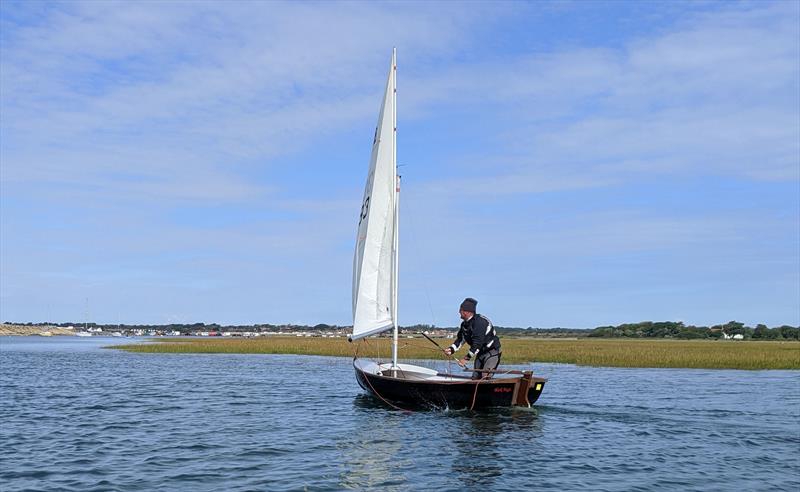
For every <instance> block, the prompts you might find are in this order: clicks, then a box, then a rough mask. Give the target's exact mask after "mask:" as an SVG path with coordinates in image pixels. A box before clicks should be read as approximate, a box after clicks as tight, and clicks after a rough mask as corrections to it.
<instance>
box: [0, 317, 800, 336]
mask: <svg viewBox="0 0 800 492" xmlns="http://www.w3.org/2000/svg"><path fill="white" fill-rule="evenodd" d="M10 324H16V325H22V326H57V327H61V328H64V327H67V326H74V327H75V328H77V329H81V328H83V326H84V325H85V326H86V327H87V328H92V329H95V328H102V329H103V330H104V331H131V330H146V331H147V330H157V331H177V332H180V333H198V332H210V331H217V332H219V331H230V332H259V333H275V332H279V331H281V332H289V333H292V332H301V331H303V332H308V331H341V330H350V328H351V326H349V325H329V324H325V323H320V324H317V325H314V326H310V325H294V324H282V325H274V324H269V323H263V324H253V325H220V324H217V323H208V324H207V323H170V324H165V325H140V324H133V325H129V324H98V323H77V322H67V323H50V322H42V323H10ZM456 329H457V327H442V326H435V325H428V324H416V325H408V326H401V327H400V330H401V331H402V332H403V333H419V332H423V331H432V330H447V331H452V332H454V333H453V335H455V331H456ZM496 329H497V333H498V334H499V335H500V336H505V337H515V336H516V337H526V336H528V337H529V336H542V337H591V338H677V339H720V338H724V336H725V335H727V336H729V337H732V336H734V335H742V337H744V338H745V339H747V340H800V327H797V326H789V325H782V326H778V327H774V328H768V327H767V326H766V325H763V324H758V325H756V326H755V327H750V326H746V325H745V324H744V323H739V322H738V321H729V322H727V323H725V324H723V325H714V326H694V325H685V324H684V323H683V322H681V321H642V322H640V323H625V324H621V325H617V326H599V327H597V328H594V329H580V328H533V327H527V328H512V327H502V326H497V327H496Z"/></svg>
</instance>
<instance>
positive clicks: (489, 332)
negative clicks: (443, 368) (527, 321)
mask: <svg viewBox="0 0 800 492" xmlns="http://www.w3.org/2000/svg"><path fill="white" fill-rule="evenodd" d="M477 305H478V301H476V300H475V299H473V298H471V297H467V298H466V299H464V302H462V303H461V306H459V309H458V314H459V316H460V317H461V319H462V321H461V327H460V328H459V330H458V334H457V335H456V340H455V342H453V344H452V345H450V346H449V347H447V348H446V349H444V353H445V354H447V355H453V354H455V353H456V352H458V349H460V348H461V346H462V345H463V344H464V342H467V344H469V352H467V354H466V355H465V356H464V358H463V359H461V360H459V361H458V363H459V364H460V365H461V366H462V367H463V366H465V365H466V364H467V362H469V361H470V360H471V359H473V358H475V365H474V368H475V369H492V370H494V369H497V366H499V365H500V357H501V356H502V353H501V352H500V338H499V337H498V336H497V333H496V332H495V329H494V326H492V322H491V320H489V318H487V317H486V316H484V315H482V314H477V313H476V312H475V310H476V308H477ZM491 376H492V373H491V372H481V371H475V372H473V373H472V379H481V378H483V377H491Z"/></svg>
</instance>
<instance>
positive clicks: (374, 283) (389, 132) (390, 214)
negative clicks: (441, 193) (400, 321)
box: [350, 52, 397, 340]
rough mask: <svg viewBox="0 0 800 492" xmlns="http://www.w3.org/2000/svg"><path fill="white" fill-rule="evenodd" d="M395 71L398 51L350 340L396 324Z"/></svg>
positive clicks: (370, 183) (361, 230) (377, 152)
mask: <svg viewBox="0 0 800 492" xmlns="http://www.w3.org/2000/svg"><path fill="white" fill-rule="evenodd" d="M395 68H396V67H395V54H394V52H393V53H392V65H391V67H390V69H389V79H388V81H387V82H386V92H385V94H384V96H383V104H382V105H381V111H380V115H379V117H378V126H377V128H376V129H375V139H374V141H373V143H372V155H371V157H370V162H369V174H368V176H367V185H366V187H365V189H364V198H363V200H362V201H361V213H360V215H359V219H358V235H357V236H356V250H355V255H354V258H353V334H352V336H351V337H350V338H351V340H355V339H358V338H363V337H366V336H368V335H373V334H375V333H380V332H382V331H384V330H387V329H389V328H392V327H393V326H395V324H396V322H397V306H396V304H397V301H396V298H397V264H396V263H397V260H396V255H397V251H396V249H397V168H396V165H395V158H396V151H395V131H396V128H395V121H396V120H395Z"/></svg>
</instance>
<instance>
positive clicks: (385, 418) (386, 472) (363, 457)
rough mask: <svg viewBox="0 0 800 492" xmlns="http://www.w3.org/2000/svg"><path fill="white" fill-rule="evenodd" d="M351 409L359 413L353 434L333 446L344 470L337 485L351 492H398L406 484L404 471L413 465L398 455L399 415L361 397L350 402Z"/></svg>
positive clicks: (369, 398) (400, 416) (371, 400)
mask: <svg viewBox="0 0 800 492" xmlns="http://www.w3.org/2000/svg"><path fill="white" fill-rule="evenodd" d="M353 406H354V407H355V408H356V409H357V411H358V412H359V413H358V416H359V418H358V419H356V421H355V422H354V424H353V427H354V430H353V432H352V433H348V435H347V437H346V438H345V439H343V440H341V441H339V443H338V444H337V447H338V448H339V450H340V451H341V455H342V464H343V467H344V471H343V472H342V474H341V482H340V485H341V486H342V487H344V488H346V489H354V490H363V489H374V488H377V489H380V490H388V491H391V490H402V487H401V486H403V485H404V484H406V482H407V479H406V476H405V474H404V470H406V469H407V468H408V467H409V466H412V465H413V464H412V463H411V462H410V461H409V460H406V459H403V458H402V457H401V455H400V453H401V451H402V449H403V441H402V439H398V436H399V435H400V432H399V424H400V423H401V422H402V418H403V415H402V414H396V413H387V412H386V410H385V407H384V406H383V405H381V404H380V403H379V402H378V401H376V400H375V399H374V398H371V397H369V396H367V395H364V394H359V395H358V396H356V397H355V398H354V399H353ZM404 464H405V465H406V466H403V465H404Z"/></svg>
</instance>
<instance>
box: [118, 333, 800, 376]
mask: <svg viewBox="0 0 800 492" xmlns="http://www.w3.org/2000/svg"><path fill="white" fill-rule="evenodd" d="M155 342H156V343H139V344H132V345H115V346H112V347H109V348H114V349H121V350H126V351H129V352H139V353H174V354H182V353H202V354H297V355H327V356H336V357H352V356H353V355H356V354H357V355H358V356H359V357H369V358H375V359H383V360H386V359H389V358H390V357H391V356H390V354H391V349H390V343H391V342H390V340H389V339H386V338H379V339H374V338H373V339H366V340H362V341H359V342H356V343H349V342H347V340H345V339H344V338H306V337H302V338H301V337H273V336H269V337H259V338H191V339H187V338H177V339H169V338H163V339H155ZM438 342H439V344H440V345H441V346H443V347H444V346H447V345H449V344H450V343H451V340H438ZM463 353H464V349H462V351H461V352H460V355H463ZM400 355H401V357H402V358H403V359H442V360H444V359H446V357H445V356H444V354H442V352H441V351H440V350H439V349H437V348H436V347H434V346H433V345H432V344H431V343H430V342H428V341H427V340H425V339H424V338H413V339H401V341H400ZM535 362H556V363H564V364H577V365H581V366H605V367H674V368H698V369H751V370H757V369H800V342H740V341H708V340H629V339H624V340H620V339H613V340H597V339H573V340H552V339H547V340H542V339H531V338H506V339H503V363H505V364H530V363H535Z"/></svg>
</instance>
